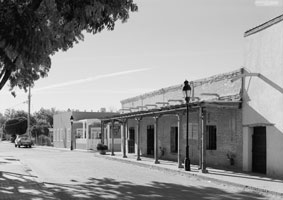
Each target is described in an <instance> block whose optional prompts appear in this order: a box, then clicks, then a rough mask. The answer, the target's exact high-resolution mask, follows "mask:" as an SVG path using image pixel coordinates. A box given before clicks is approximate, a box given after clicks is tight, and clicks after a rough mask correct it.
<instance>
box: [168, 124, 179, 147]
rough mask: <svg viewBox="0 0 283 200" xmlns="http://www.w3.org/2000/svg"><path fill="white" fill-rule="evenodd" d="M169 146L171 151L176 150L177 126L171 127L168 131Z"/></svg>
mask: <svg viewBox="0 0 283 200" xmlns="http://www.w3.org/2000/svg"><path fill="white" fill-rule="evenodd" d="M170 146H171V153H177V152H178V127H175V126H174V127H171V131H170Z"/></svg>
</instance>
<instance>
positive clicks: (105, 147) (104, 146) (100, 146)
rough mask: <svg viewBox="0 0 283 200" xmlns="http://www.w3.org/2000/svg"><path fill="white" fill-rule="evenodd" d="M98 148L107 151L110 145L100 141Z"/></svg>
mask: <svg viewBox="0 0 283 200" xmlns="http://www.w3.org/2000/svg"><path fill="white" fill-rule="evenodd" d="M96 149H97V150H99V151H106V150H108V146H107V145H105V144H101V143H99V144H97V147H96Z"/></svg>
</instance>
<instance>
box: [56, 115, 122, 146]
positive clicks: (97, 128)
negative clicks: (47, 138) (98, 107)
mask: <svg viewBox="0 0 283 200" xmlns="http://www.w3.org/2000/svg"><path fill="white" fill-rule="evenodd" d="M115 114H117V113H109V112H62V113H58V114H56V115H54V116H53V124H54V125H53V146H54V147H59V148H71V141H73V149H86V150H89V149H93V150H96V146H97V144H98V143H101V140H102V134H101V131H102V130H101V121H100V119H101V118H105V117H109V116H113V115H115ZM71 116H73V125H71V121H70V118H71ZM109 129H110V126H108V127H105V128H104V129H103V131H105V133H107V132H110V130H109ZM71 133H72V134H71ZM107 135H109V134H106V136H107ZM71 137H73V140H72V139H71ZM114 137H115V142H116V144H120V143H121V135H119V134H116V135H115V136H114ZM104 139H105V143H107V142H108V141H110V139H108V137H106V138H104ZM120 146H121V145H116V146H115V150H117V151H119V150H121V149H119V148H120ZM110 147H111V145H110ZM118 147H119V148H118Z"/></svg>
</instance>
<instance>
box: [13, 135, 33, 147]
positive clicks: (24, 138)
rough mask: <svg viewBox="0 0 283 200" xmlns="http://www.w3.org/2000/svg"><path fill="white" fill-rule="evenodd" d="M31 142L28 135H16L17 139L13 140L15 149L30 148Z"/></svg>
mask: <svg viewBox="0 0 283 200" xmlns="http://www.w3.org/2000/svg"><path fill="white" fill-rule="evenodd" d="M31 145H32V141H31V138H30V137H29V136H28V135H17V138H16V139H15V147H19V148H20V147H21V146H25V147H29V148H31Z"/></svg>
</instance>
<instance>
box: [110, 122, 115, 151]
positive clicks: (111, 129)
mask: <svg viewBox="0 0 283 200" xmlns="http://www.w3.org/2000/svg"><path fill="white" fill-rule="evenodd" d="M110 134H111V140H112V142H111V156H115V154H114V120H112V121H111V126H110Z"/></svg>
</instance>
